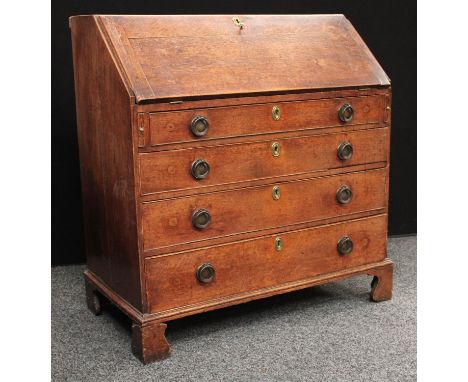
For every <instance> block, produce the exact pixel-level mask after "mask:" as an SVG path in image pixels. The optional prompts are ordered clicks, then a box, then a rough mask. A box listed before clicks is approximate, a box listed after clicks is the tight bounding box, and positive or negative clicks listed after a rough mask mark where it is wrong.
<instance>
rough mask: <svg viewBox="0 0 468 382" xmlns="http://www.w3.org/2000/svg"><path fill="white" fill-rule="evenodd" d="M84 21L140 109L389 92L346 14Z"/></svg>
mask: <svg viewBox="0 0 468 382" xmlns="http://www.w3.org/2000/svg"><path fill="white" fill-rule="evenodd" d="M89 17H92V18H93V19H94V21H95V22H96V24H97V26H98V28H99V30H100V36H101V37H102V38H103V39H104V40H105V41H106V43H107V46H108V49H109V50H110V52H111V54H112V56H113V59H114V62H115V64H116V65H117V66H118V67H119V70H120V72H121V75H122V79H123V81H124V83H125V85H126V86H127V89H128V91H129V93H130V94H131V95H134V96H135V100H136V102H137V103H145V102H157V101H166V100H183V99H200V98H217V97H223V96H234V95H237V96H242V95H268V94H281V93H285V92H294V91H296V92H301V91H304V92H306V91H314V90H318V89H342V88H356V87H382V86H389V85H390V82H389V79H388V77H387V76H386V74H385V73H384V71H383V70H382V68H381V67H380V65H379V64H378V62H377V61H376V59H375V58H374V56H373V55H372V54H371V52H370V51H369V49H368V48H367V46H366V45H365V44H364V42H363V41H362V39H361V38H360V37H359V35H358V33H357V32H356V30H355V29H354V28H353V27H352V25H351V23H350V22H349V21H348V20H347V19H346V18H345V17H344V16H343V15H209V16H208V15H199V16H182V15H178V16H124V15H119V16H117V15H113V16H110V15H93V16H74V17H72V18H71V19H70V25H71V27H72V28H73V24H74V23H77V22H80V20H81V19H83V18H89Z"/></svg>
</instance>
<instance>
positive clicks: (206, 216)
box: [192, 208, 211, 229]
mask: <svg viewBox="0 0 468 382" xmlns="http://www.w3.org/2000/svg"><path fill="white" fill-rule="evenodd" d="M210 223H211V215H210V213H209V212H208V210H205V209H204V208H200V209H198V210H195V212H194V213H193V214H192V225H193V226H194V227H195V228H198V229H205V228H206V227H208V226H209V225H210Z"/></svg>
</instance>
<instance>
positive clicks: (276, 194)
mask: <svg viewBox="0 0 468 382" xmlns="http://www.w3.org/2000/svg"><path fill="white" fill-rule="evenodd" d="M272 194H273V199H275V200H278V199H279V198H280V196H281V190H280V188H279V186H274V187H273V192H272Z"/></svg>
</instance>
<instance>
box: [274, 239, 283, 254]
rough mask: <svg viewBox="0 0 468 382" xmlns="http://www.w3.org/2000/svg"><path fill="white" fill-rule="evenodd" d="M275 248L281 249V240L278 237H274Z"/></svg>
mask: <svg viewBox="0 0 468 382" xmlns="http://www.w3.org/2000/svg"><path fill="white" fill-rule="evenodd" d="M275 248H276V250H277V251H281V250H282V249H283V240H282V239H281V238H280V237H277V238H276V239H275Z"/></svg>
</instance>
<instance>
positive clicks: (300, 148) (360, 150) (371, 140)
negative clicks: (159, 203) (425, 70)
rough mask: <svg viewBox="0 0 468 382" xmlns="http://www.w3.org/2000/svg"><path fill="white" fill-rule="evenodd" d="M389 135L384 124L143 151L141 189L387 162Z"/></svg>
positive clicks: (168, 188) (175, 187)
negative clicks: (383, 126) (269, 138)
mask: <svg viewBox="0 0 468 382" xmlns="http://www.w3.org/2000/svg"><path fill="white" fill-rule="evenodd" d="M387 137H388V128H381V129H372V130H361V131H355V132H349V133H340V134H326V135H318V136H308V137H298V138H286V139H276V140H270V141H263V142H252V143H241V144H231V145H224V146H210V147H200V148H190V149H182V150H172V151H161V152H155V153H145V154H140V174H141V175H140V176H141V193H142V194H143V195H145V194H152V193H160V192H164V191H171V190H186V189H190V190H191V191H190V192H193V191H194V190H195V192H197V191H196V189H201V188H203V187H207V186H212V185H223V184H228V183H237V182H243V181H253V180H259V179H267V178H275V177H280V176H285V175H294V174H304V173H307V172H312V171H317V170H327V169H336V168H341V167H346V166H353V165H359V164H367V163H376V162H386V161H387V146H388V139H387ZM347 143H349V144H350V145H351V147H352V156H351V157H350V158H349V159H348V158H347V156H344V154H346V153H349V147H350V146H347ZM346 150H348V151H346ZM339 155H341V157H342V158H341V159H340V157H339ZM207 166H208V167H207ZM207 168H208V170H206V169H207ZM195 192H193V193H195Z"/></svg>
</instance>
